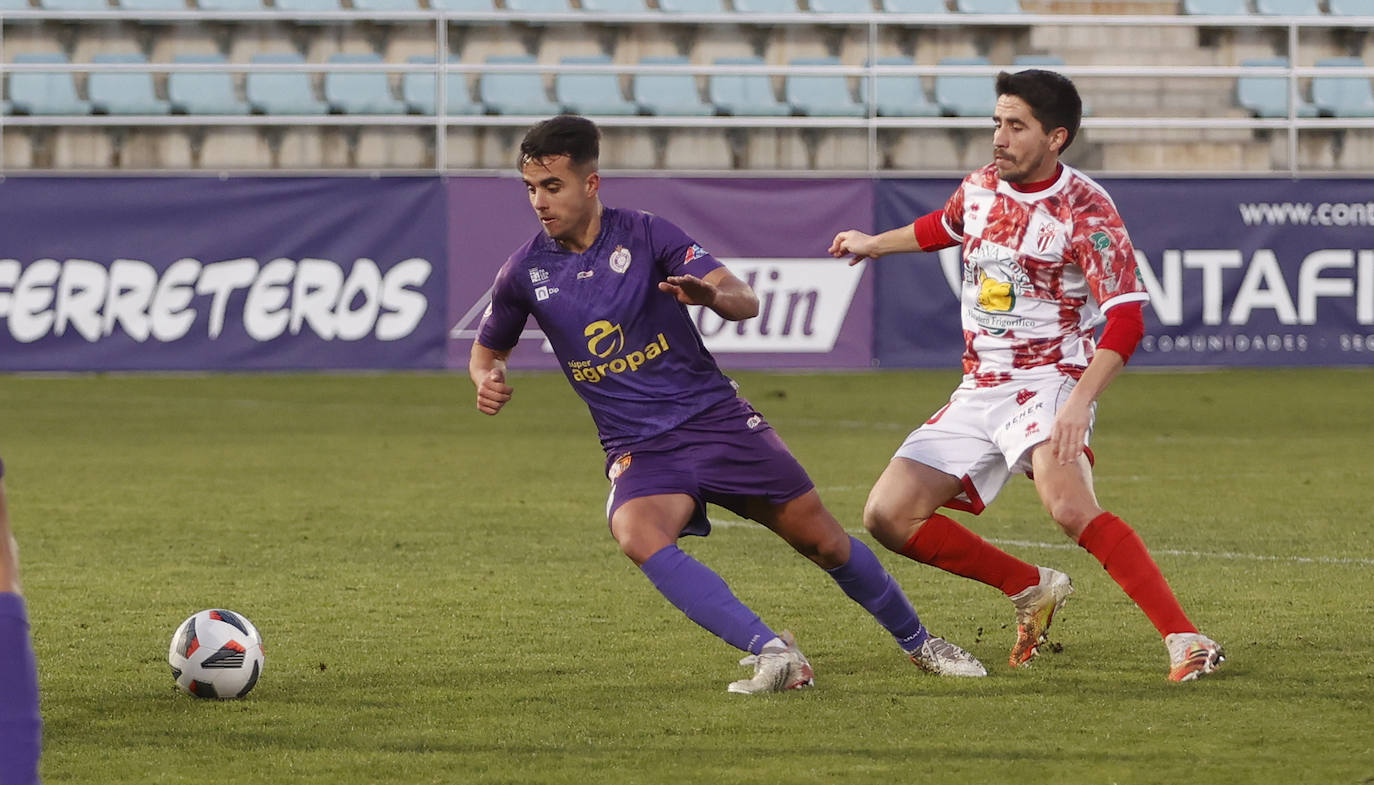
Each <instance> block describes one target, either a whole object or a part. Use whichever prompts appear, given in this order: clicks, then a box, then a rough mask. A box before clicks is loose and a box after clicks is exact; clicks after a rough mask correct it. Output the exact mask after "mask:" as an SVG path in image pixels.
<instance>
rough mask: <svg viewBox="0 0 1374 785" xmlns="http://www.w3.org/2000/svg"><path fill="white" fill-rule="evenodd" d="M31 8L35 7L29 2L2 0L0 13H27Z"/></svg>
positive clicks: (27, 0)
mask: <svg viewBox="0 0 1374 785" xmlns="http://www.w3.org/2000/svg"><path fill="white" fill-rule="evenodd" d="M30 8H33V6H31V5H29V0H0V11H27V10H29V9H30ZM5 21H7V22H9V21H11V20H8V19H7V20H5Z"/></svg>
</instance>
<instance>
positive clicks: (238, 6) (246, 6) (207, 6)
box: [197, 0, 264, 11]
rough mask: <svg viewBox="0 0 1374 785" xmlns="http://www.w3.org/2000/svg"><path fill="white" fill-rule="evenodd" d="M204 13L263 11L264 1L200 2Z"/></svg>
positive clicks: (218, 0) (209, 0)
mask: <svg viewBox="0 0 1374 785" xmlns="http://www.w3.org/2000/svg"><path fill="white" fill-rule="evenodd" d="M197 5H199V6H200V9H201V10H202V11H261V10H263V8H264V6H263V0H198V3H197Z"/></svg>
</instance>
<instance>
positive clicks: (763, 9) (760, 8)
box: [735, 0, 800, 14]
mask: <svg viewBox="0 0 1374 785" xmlns="http://www.w3.org/2000/svg"><path fill="white" fill-rule="evenodd" d="M735 10H736V11H739V12H740V13H741V14H795V13H799V11H800V9H798V8H797V0H735Z"/></svg>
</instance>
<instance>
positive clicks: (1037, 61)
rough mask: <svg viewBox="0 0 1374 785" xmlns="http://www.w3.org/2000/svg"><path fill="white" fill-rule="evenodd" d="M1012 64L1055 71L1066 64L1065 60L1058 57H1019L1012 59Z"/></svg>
mask: <svg viewBox="0 0 1374 785" xmlns="http://www.w3.org/2000/svg"><path fill="white" fill-rule="evenodd" d="M1011 64H1012V65H1020V66H1025V67H1026V68H1043V69H1045V70H1047V71H1053V70H1054V69H1055V68H1058V67H1059V66H1061V65H1063V64H1064V58H1062V57H1059V56H1057V55H1017V56H1016V57H1013V58H1012V60H1011Z"/></svg>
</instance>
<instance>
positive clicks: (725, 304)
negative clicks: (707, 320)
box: [658, 267, 759, 322]
mask: <svg viewBox="0 0 1374 785" xmlns="http://www.w3.org/2000/svg"><path fill="white" fill-rule="evenodd" d="M658 288H659V290H660V291H663V292H667V293H668V294H671V295H673V296H674V297H676V298H677V301H678V302H680V303H684V304H686V305H704V306H706V307H707V308H710V309H711V310H712V311H715V312H716V313H717V314H718V315H719V316H720V317H721V318H722V319H726V320H729V321H732V322H738V321H740V320H742V319H752V318H753V317H755V316H757V315H758V313H759V298H758V296H757V295H755V294H754V290H753V289H750V288H749V284H747V283H745V282H744V281H741V280H740V279H739V278H736V277H735V276H734V275H733V274H731V273H730V271H729V270H727V269H726V268H724V267H717V268H716V269H714V270H712V271H711V272H709V273H707V274H706V277H704V278H697V277H696V276H694V275H670V276H668V279H667V280H665V281H663V282H661V283H660V284H659V285H658Z"/></svg>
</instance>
